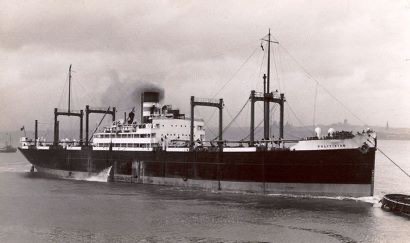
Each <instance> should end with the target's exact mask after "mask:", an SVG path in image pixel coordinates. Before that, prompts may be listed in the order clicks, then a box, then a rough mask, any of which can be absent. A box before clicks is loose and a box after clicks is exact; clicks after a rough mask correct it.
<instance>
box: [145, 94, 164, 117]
mask: <svg viewBox="0 0 410 243" xmlns="http://www.w3.org/2000/svg"><path fill="white" fill-rule="evenodd" d="M159 98H160V93H159V92H143V93H142V94H141V122H142V123H147V122H149V117H150V116H152V115H154V114H156V113H159V109H160V106H159Z"/></svg>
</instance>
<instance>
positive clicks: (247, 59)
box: [212, 46, 259, 99]
mask: <svg viewBox="0 0 410 243" xmlns="http://www.w3.org/2000/svg"><path fill="white" fill-rule="evenodd" d="M258 48H259V46H257V47H256V48H255V49H254V50H253V51H252V53H251V55H249V56H248V58H246V60H245V61H244V62H243V63H242V64H241V65H240V66H239V68H238V69H237V70H236V71H235V72H234V74H233V75H232V76H231V78H230V79H229V80H228V81H227V82H225V83H224V84H223V85H222V87H221V88H220V89H219V90H218V92H216V93H215V95H214V96H213V97H212V98H213V99H215V97H216V96H217V95H218V94H219V93H220V92H221V91H222V90H223V89H224V88H225V87H226V86H227V85H228V84H229V83H230V82H231V81H232V80H233V79H234V78H235V76H236V75H237V74H238V73H239V71H240V70H241V69H242V68H243V66H245V64H246V63H247V62H248V61H249V59H251V57H252V56H253V55H254V54H255V52H256V50H257V49H258Z"/></svg>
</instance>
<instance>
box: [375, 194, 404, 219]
mask: <svg viewBox="0 0 410 243" xmlns="http://www.w3.org/2000/svg"><path fill="white" fill-rule="evenodd" d="M381 203H382V209H387V210H390V211H392V212H395V213H401V214H405V215H407V216H410V196H409V195H404V194H387V195H385V196H384V197H383V199H382V200H381Z"/></svg>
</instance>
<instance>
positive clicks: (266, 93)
mask: <svg viewBox="0 0 410 243" xmlns="http://www.w3.org/2000/svg"><path fill="white" fill-rule="evenodd" d="M262 41H266V42H268V63H267V75H264V94H263V97H264V102H263V114H264V119H263V134H264V135H263V136H264V139H265V140H269V137H270V135H269V124H270V122H269V121H270V114H269V113H270V99H272V98H273V94H272V93H271V92H270V44H271V43H276V44H279V42H277V41H271V34H270V29H269V32H268V39H267V40H266V39H262ZM265 81H266V90H265Z"/></svg>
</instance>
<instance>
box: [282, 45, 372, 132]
mask: <svg viewBox="0 0 410 243" xmlns="http://www.w3.org/2000/svg"><path fill="white" fill-rule="evenodd" d="M280 47H281V48H282V49H283V50H284V51H285V52H286V53H287V54H288V55H289V57H290V58H291V59H292V60H293V61H294V62H295V63H296V64H297V65H298V66H299V68H300V69H302V71H303V72H305V74H306V75H307V77H308V78H309V79H310V80H312V81H314V82H315V83H316V84H317V85H319V86H320V87H322V88H323V90H324V91H326V93H328V94H329V95H330V97H332V98H333V99H334V100H335V101H336V102H337V103H339V104H340V105H341V106H342V107H343V108H344V109H345V110H346V111H347V112H349V113H350V114H351V115H352V116H354V117H355V118H356V119H357V120H359V121H360V122H361V123H363V124H366V122H364V121H363V120H362V119H360V117H358V116H357V115H356V114H355V113H353V112H352V111H351V110H350V109H349V108H348V107H347V106H346V105H345V104H344V103H343V102H342V101H341V100H339V99H338V98H337V97H336V96H335V95H334V94H333V93H332V92H330V91H329V90H328V89H327V88H326V87H325V86H323V85H322V84H321V83H320V82H319V81H318V80H317V79H315V78H314V77H313V76H312V75H311V74H310V73H309V72H308V71H307V69H306V68H304V67H303V66H302V65H301V64H300V63H299V62H298V61H297V60H296V58H295V57H293V56H292V55H291V54H290V52H289V51H288V50H287V49H286V48H285V47H284V46H283V45H282V44H280Z"/></svg>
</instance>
